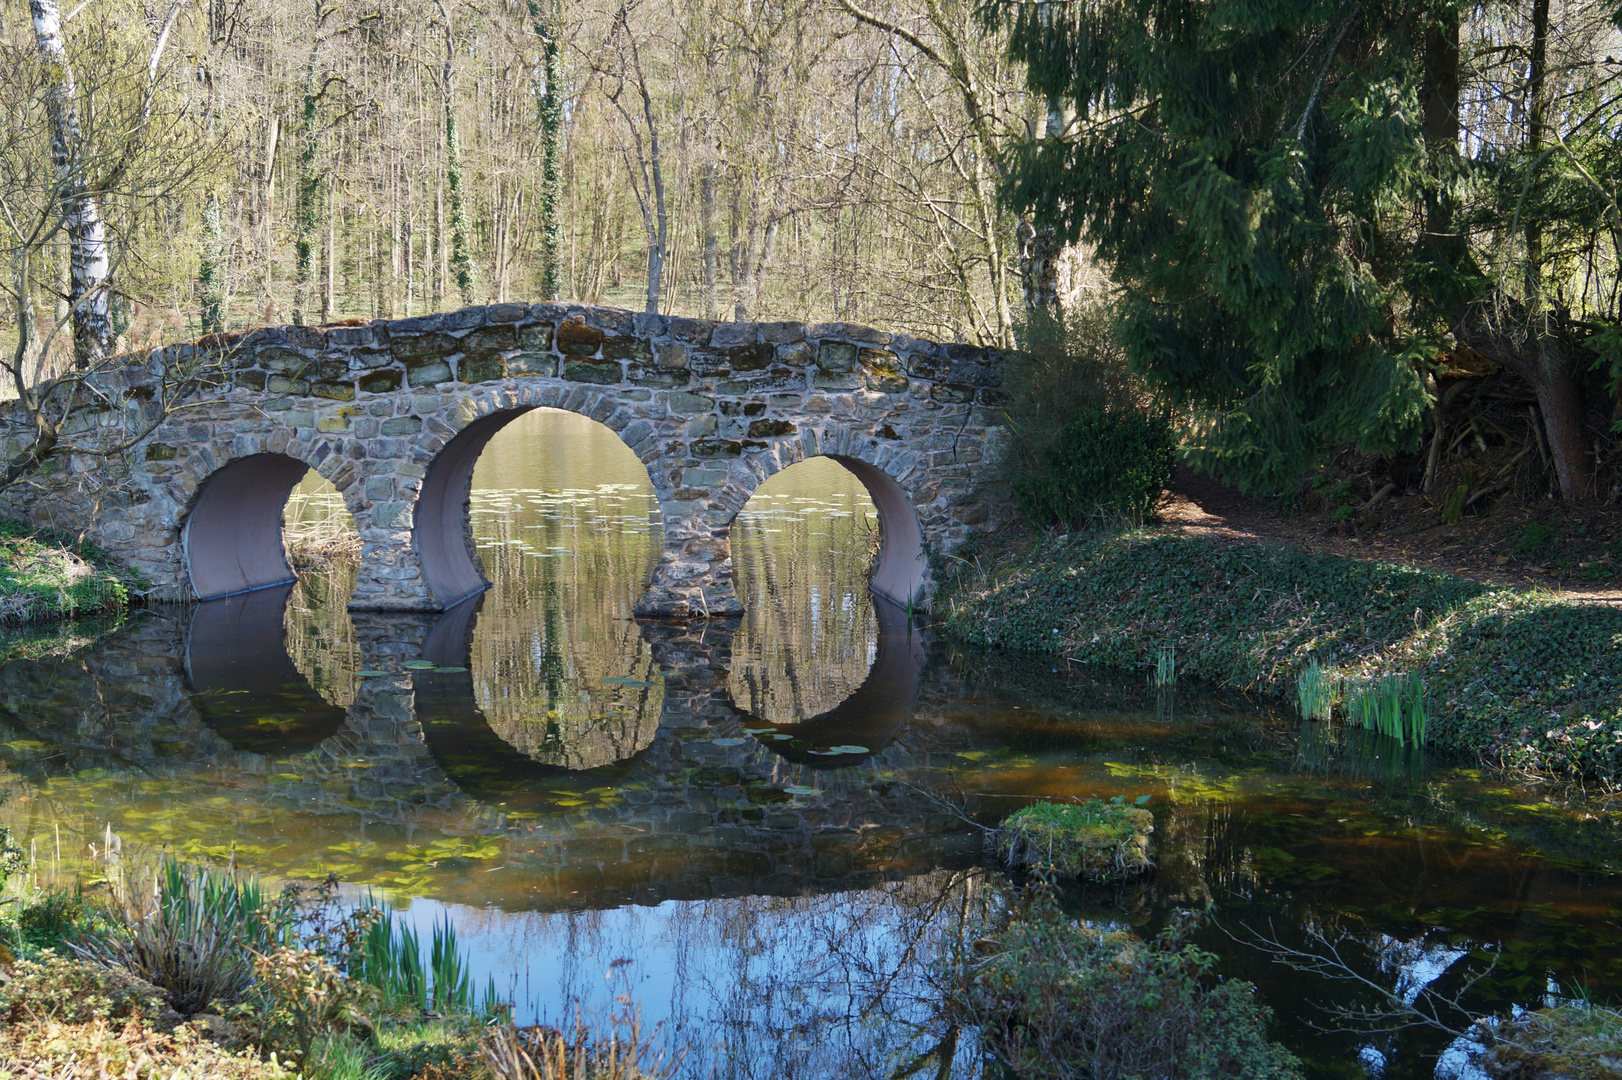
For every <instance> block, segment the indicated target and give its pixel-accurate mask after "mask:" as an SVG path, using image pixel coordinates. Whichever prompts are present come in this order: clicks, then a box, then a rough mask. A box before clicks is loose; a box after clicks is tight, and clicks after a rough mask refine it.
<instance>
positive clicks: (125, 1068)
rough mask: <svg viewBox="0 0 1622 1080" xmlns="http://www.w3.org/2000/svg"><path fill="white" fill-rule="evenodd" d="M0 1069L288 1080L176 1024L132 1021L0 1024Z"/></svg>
mask: <svg viewBox="0 0 1622 1080" xmlns="http://www.w3.org/2000/svg"><path fill="white" fill-rule="evenodd" d="M0 1066H4V1067H5V1073H4V1075H6V1076H8V1077H12V1078H14V1080H60V1078H62V1077H79V1076H82V1077H91V1076H116V1077H120V1078H121V1080H176V1078H177V1077H207V1078H208V1080H293V1077H292V1076H291V1074H289V1073H288V1072H287V1071H286V1070H284V1069H282V1068H281V1067H280V1066H279V1065H277V1064H276V1063H275V1062H274V1061H270V1062H262V1061H259V1060H258V1059H257V1058H256V1057H252V1056H246V1055H243V1056H238V1055H236V1054H232V1053H228V1052H227V1051H225V1050H221V1049H220V1048H219V1047H217V1046H215V1045H214V1044H213V1043H210V1042H207V1041H205V1040H203V1039H201V1038H199V1037H198V1036H197V1034H196V1033H195V1032H193V1031H192V1030H191V1029H190V1028H188V1027H185V1026H182V1027H180V1028H177V1029H176V1030H175V1031H173V1032H160V1031H152V1030H151V1029H149V1028H144V1027H142V1026H141V1025H140V1024H138V1023H128V1024H124V1025H122V1026H115V1025H112V1024H109V1023H108V1022H107V1021H106V1020H92V1021H90V1022H89V1023H85V1024H68V1023H61V1022H58V1021H54V1020H53V1021H46V1022H44V1023H38V1024H9V1025H5V1026H0Z"/></svg>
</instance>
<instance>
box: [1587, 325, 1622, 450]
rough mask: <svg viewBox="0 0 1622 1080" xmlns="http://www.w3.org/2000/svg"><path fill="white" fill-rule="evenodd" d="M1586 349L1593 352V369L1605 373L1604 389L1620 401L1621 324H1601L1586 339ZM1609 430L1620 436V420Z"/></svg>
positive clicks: (1621, 385)
mask: <svg viewBox="0 0 1622 1080" xmlns="http://www.w3.org/2000/svg"><path fill="white" fill-rule="evenodd" d="M1588 347H1589V348H1591V349H1593V350H1594V368H1595V369H1596V370H1598V371H1603V372H1604V373H1605V389H1606V390H1608V391H1610V393H1611V397H1612V398H1613V399H1615V400H1617V401H1622V323H1609V324H1607V323H1601V324H1600V329H1599V330H1598V331H1596V332H1595V333H1594V334H1593V335H1592V336H1591V337H1590V338H1589V339H1588ZM1611 430H1612V431H1614V432H1617V433H1618V434H1622V419H1619V420H1617V422H1616V423H1614V424H1612V425H1611Z"/></svg>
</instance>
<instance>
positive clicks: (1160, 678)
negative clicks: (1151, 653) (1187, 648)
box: [1149, 646, 1177, 690]
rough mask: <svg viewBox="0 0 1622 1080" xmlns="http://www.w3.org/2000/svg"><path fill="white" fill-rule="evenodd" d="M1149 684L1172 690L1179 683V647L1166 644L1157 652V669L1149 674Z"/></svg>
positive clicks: (1159, 688)
mask: <svg viewBox="0 0 1622 1080" xmlns="http://www.w3.org/2000/svg"><path fill="white" fill-rule="evenodd" d="M1149 685H1150V686H1153V687H1154V688H1155V689H1156V690H1170V689H1172V688H1173V687H1175V686H1176V685H1177V649H1176V648H1175V647H1174V646H1166V647H1165V648H1162V649H1161V650H1160V651H1159V652H1158V653H1156V654H1155V670H1154V674H1152V675H1150V676H1149Z"/></svg>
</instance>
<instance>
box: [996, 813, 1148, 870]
mask: <svg viewBox="0 0 1622 1080" xmlns="http://www.w3.org/2000/svg"><path fill="white" fill-rule="evenodd" d="M1154 828H1155V819H1154V815H1153V814H1151V813H1149V811H1147V810H1141V809H1139V808H1138V807H1135V806H1122V805H1120V804H1118V803H1106V802H1101V801H1099V800H1098V799H1089V800H1087V801H1086V802H1084V803H1051V802H1045V803H1037V804H1035V805H1034V806H1027V807H1026V808H1025V809H1023V810H1020V811H1017V812H1015V813H1013V814H1010V815H1009V816H1008V818H1007V820H1005V821H1004V822H1003V824H1002V828H1001V829H1000V830H998V833H997V853H998V854H999V855H1000V856H1002V859H1003V861H1004V862H1006V863H1007V864H1008V865H1009V866H1024V867H1029V868H1030V869H1033V870H1046V871H1048V872H1051V873H1053V874H1055V875H1057V876H1059V877H1062V878H1078V877H1079V878H1084V879H1086V880H1088V881H1120V880H1123V879H1125V878H1130V877H1136V876H1137V875H1139V874H1144V873H1147V872H1148V871H1150V870H1152V869H1154V865H1155V862H1154V859H1153V857H1151V856H1150V854H1149V834H1150V833H1152V832H1154Z"/></svg>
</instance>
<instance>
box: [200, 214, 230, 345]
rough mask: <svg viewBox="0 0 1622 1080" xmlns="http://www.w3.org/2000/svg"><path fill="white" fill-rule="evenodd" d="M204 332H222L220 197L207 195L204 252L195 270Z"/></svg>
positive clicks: (223, 321) (223, 290) (222, 254)
mask: <svg viewBox="0 0 1622 1080" xmlns="http://www.w3.org/2000/svg"><path fill="white" fill-rule="evenodd" d="M197 287H198V292H199V294H200V296H201V299H202V318H201V319H200V321H201V323H202V324H203V333H205V334H218V333H220V332H221V331H222V330H224V329H225V241H224V238H223V237H222V236H221V235H220V197H219V195H217V194H215V193H213V192H210V193H209V196H208V201H207V202H206V203H204V204H203V251H202V260H201V261H200V263H199V264H198V268H197Z"/></svg>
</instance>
